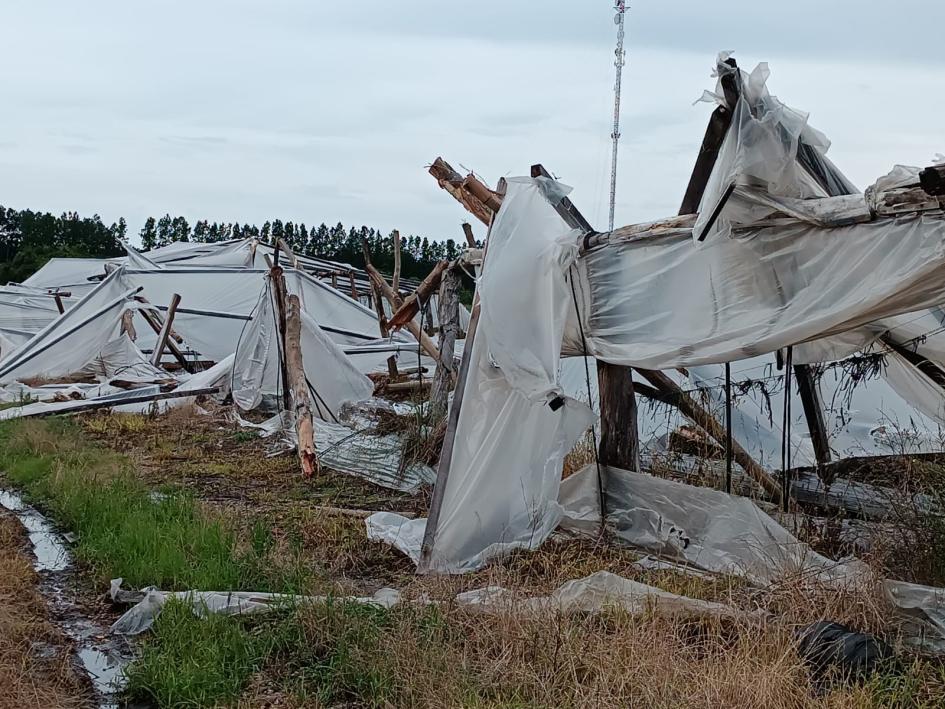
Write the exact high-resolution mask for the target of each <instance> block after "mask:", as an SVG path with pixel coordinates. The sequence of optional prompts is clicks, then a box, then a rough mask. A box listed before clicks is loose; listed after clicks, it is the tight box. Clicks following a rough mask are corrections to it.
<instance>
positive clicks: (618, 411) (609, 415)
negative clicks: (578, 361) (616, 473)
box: [597, 360, 640, 471]
mask: <svg viewBox="0 0 945 709" xmlns="http://www.w3.org/2000/svg"><path fill="white" fill-rule="evenodd" d="M597 388H598V390H599V394H600V446H599V447H598V451H597V458H598V460H599V461H600V464H601V465H606V466H611V467H615V468H623V469H624V470H633V471H638V470H640V444H639V438H638V435H637V431H638V428H637V399H636V393H635V392H634V390H633V377H632V375H631V369H630V368H629V367H623V366H619V365H616V364H608V363H607V362H604V361H601V360H597Z"/></svg>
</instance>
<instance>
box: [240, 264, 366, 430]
mask: <svg viewBox="0 0 945 709" xmlns="http://www.w3.org/2000/svg"><path fill="white" fill-rule="evenodd" d="M265 282H266V286H265V287H264V288H263V290H262V292H261V293H260V296H259V302H258V303H257V305H256V307H255V309H254V310H253V315H252V319H251V320H250V321H249V322H248V323H247V324H246V326H245V328H244V330H243V332H242V333H241V335H240V338H239V343H238V345H237V348H236V356H235V359H234V363H233V372H232V387H231V390H232V393H233V401H234V402H235V403H236V404H237V406H239V407H240V408H241V409H243V410H244V411H251V410H252V409H254V408H256V407H257V406H259V404H260V403H261V402H262V401H263V399H264V397H267V396H269V397H277V396H279V395H281V393H282V391H283V382H282V381H281V372H282V370H281V353H280V346H279V330H278V324H277V321H276V307H275V303H274V302H273V301H274V299H275V293H274V292H273V289H272V287H271V284H270V279H269V277H268V276H266V277H265ZM301 324H302V328H301V340H300V345H301V350H302V364H303V366H304V368H305V379H306V381H307V382H308V383H309V385H310V386H311V388H312V389H313V397H312V398H313V408H314V411H315V413H316V414H317V416H318V417H319V418H321V419H324V420H337V419H338V416H339V415H340V413H341V409H342V407H343V406H344V405H345V404H350V403H355V402H359V401H363V400H365V399H368V398H369V397H370V396H371V394H372V393H373V392H374V384H373V382H371V380H370V379H368V378H367V377H366V376H364V375H363V374H362V373H361V372H360V371H358V369H357V368H356V367H355V365H354V364H353V363H352V362H351V360H350V359H349V358H348V356H347V355H346V354H345V353H344V351H343V350H342V349H341V348H340V347H339V346H338V345H336V344H335V343H334V342H333V341H332V340H331V339H329V338H328V337H327V336H326V334H325V333H324V332H322V330H321V328H320V327H319V326H318V324H317V323H316V322H315V321H314V320H313V319H312V318H311V317H309V316H308V315H307V314H306V313H304V312H303V313H301Z"/></svg>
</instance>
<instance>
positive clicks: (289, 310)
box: [283, 295, 319, 478]
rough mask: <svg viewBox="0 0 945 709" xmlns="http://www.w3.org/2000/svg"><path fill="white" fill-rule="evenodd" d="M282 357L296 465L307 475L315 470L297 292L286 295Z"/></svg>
mask: <svg viewBox="0 0 945 709" xmlns="http://www.w3.org/2000/svg"><path fill="white" fill-rule="evenodd" d="M283 355H284V357H285V368H286V374H287V375H288V377H289V389H290V391H291V393H292V412H293V414H294V417H295V431H296V434H297V436H298V454H299V464H300V465H301V466H302V474H303V475H304V476H305V477H307V478H309V477H312V476H313V475H315V474H316V473H317V472H318V471H319V464H318V453H317V452H316V450H315V423H314V420H313V416H312V400H311V397H310V395H309V388H308V381H307V380H306V378H305V367H304V366H303V362H302V306H301V304H300V303H299V297H298V296H297V295H290V296H289V297H288V298H286V313H285V347H284V349H283Z"/></svg>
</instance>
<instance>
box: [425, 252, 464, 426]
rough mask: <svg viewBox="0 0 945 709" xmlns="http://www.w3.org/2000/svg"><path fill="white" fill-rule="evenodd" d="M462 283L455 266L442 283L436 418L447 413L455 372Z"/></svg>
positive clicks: (435, 379) (434, 404)
mask: <svg viewBox="0 0 945 709" xmlns="http://www.w3.org/2000/svg"><path fill="white" fill-rule="evenodd" d="M459 286H460V278H459V273H457V272H456V269H453V268H451V269H449V270H447V271H446V273H445V274H444V276H443V279H442V283H441V285H440V303H439V306H440V307H439V310H438V313H437V314H438V315H439V320H440V359H439V360H438V361H437V364H436V373H435V374H434V375H433V389H432V391H431V392H430V415H431V417H432V419H433V420H434V421H436V420H439V419H440V418H442V417H443V416H445V415H446V409H447V401H448V398H449V392H450V388H451V387H452V384H453V381H454V378H455V376H456V371H455V367H454V365H453V347H454V345H455V343H456V335H457V333H458V332H459Z"/></svg>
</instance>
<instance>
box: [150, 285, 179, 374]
mask: <svg viewBox="0 0 945 709" xmlns="http://www.w3.org/2000/svg"><path fill="white" fill-rule="evenodd" d="M178 305H180V294H179V293H174V294H173V295H171V302H170V304H168V306H167V313H166V314H165V315H164V324H163V325H162V326H161V331H160V332H159V333H158V339H157V344H156V345H155V346H154V351H153V352H152V353H151V364H152V365H153V366H155V367H157V366H159V365H160V364H161V357H163V356H164V349H165V348H166V347H167V339H168V337H169V336H170V334H171V326H172V325H173V324H174V315H175V314H176V313H177V306H178Z"/></svg>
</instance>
